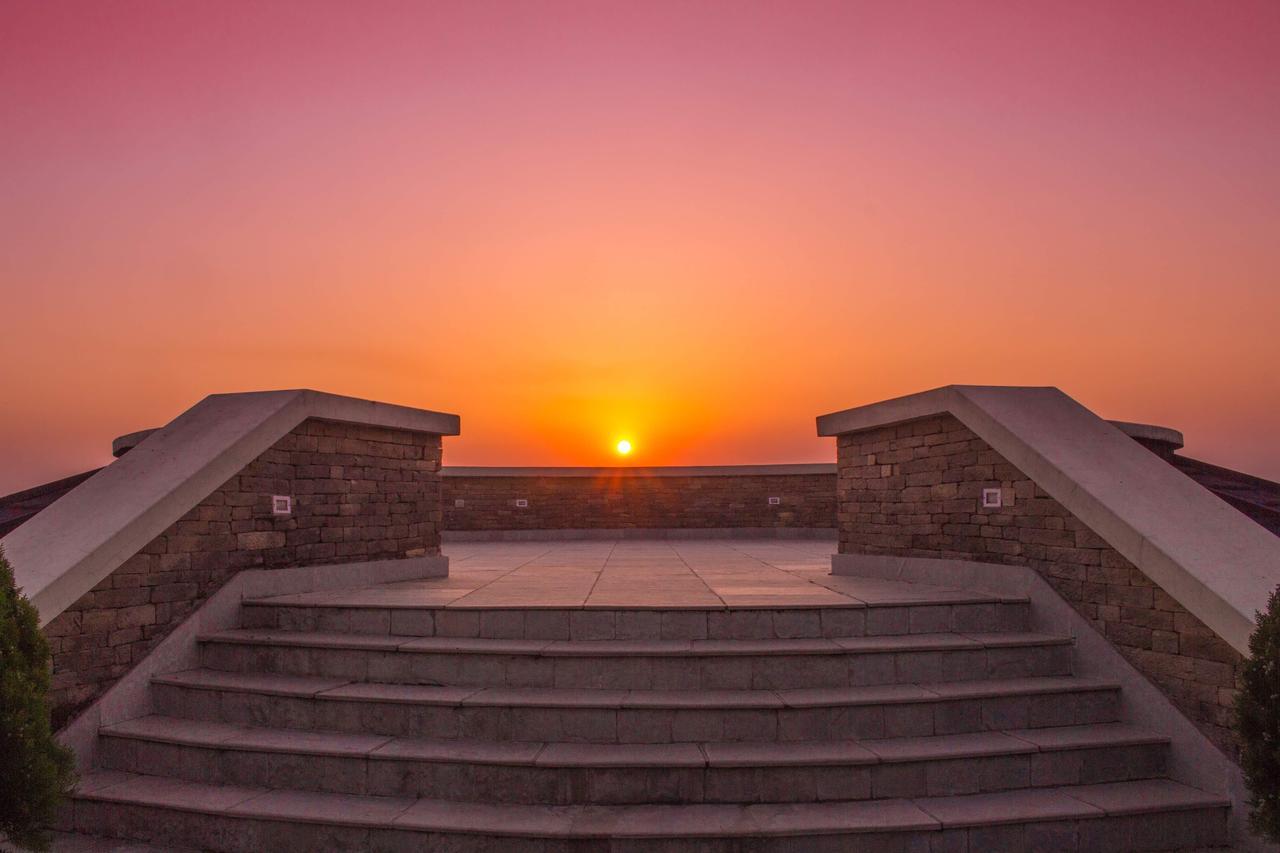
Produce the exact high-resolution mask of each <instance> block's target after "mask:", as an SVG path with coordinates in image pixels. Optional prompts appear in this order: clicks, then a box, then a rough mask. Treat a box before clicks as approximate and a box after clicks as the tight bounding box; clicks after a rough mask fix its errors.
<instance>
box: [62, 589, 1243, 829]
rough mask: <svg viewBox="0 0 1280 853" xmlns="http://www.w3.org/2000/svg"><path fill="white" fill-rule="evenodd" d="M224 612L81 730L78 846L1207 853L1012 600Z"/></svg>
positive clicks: (1194, 797) (1220, 810)
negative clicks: (168, 669) (179, 656)
mask: <svg viewBox="0 0 1280 853" xmlns="http://www.w3.org/2000/svg"><path fill="white" fill-rule="evenodd" d="M910 586H911V585H909V584H903V585H902V587H903V588H904V593H903V596H902V598H901V599H900V600H897V601H895V600H893V599H892V597H889V598H883V599H882V600H880V601H878V602H877V603H876V604H875V605H874V606H868V605H862V606H848V607H835V606H831V607H807V608H806V607H791V608H786V607H770V608H761V607H744V608H727V609H726V608H714V609H713V608H706V609H698V608H693V609H641V608H634V609H632V608H624V607H618V608H601V609H555V608H521V607H515V606H512V607H497V606H495V607H478V608H461V607H427V606H402V605H400V604H397V605H395V606H370V605H369V604H368V601H369V599H368V597H367V596H366V597H364V598H352V599H350V600H348V601H346V602H344V601H343V599H342V597H341V596H333V595H330V596H329V597H328V598H327V599H325V600H323V601H320V600H317V599H315V598H314V597H312V598H308V596H306V595H299V596H284V597H277V598H273V599H263V600H257V601H247V602H245V603H244V605H243V606H242V616H241V625H242V627H241V628H239V629H236V630H230V631H225V632H221V633H217V634H211V635H207V636H204V637H202V638H201V640H200V643H201V663H202V666H201V668H199V669H194V670H190V671H186V672H178V673H173V674H168V675H163V676H160V677H157V678H155V679H154V680H153V682H152V687H151V690H152V700H153V707H154V710H155V713H154V715H152V716H146V717H142V718H140V719H135V720H130V721H128V722H124V723H119V724H116V725H112V726H109V727H106V728H103V729H102V730H101V733H100V743H99V749H98V760H99V765H100V767H99V769H97V770H95V771H94V772H92V773H90V774H87V775H86V777H85V778H84V780H83V781H82V784H81V786H80V788H79V790H78V792H77V794H76V796H75V800H74V804H73V806H72V814H71V819H72V821H73V823H74V828H75V830H76V831H77V832H79V833H84V834H89V835H99V836H109V837H115V838H126V839H133V840H137V841H144V842H148V843H151V844H158V845H161V846H173V847H178V846H182V847H198V848H203V849H209V850H218V851H263V850H336V849H343V850H376V851H401V850H440V851H473V850H474V851H479V850H485V851H489V850H522V851H523V850H535V851H546V853H550V852H551V851H570V850H571V851H584V852H585V851H605V850H608V851H684V850H689V851H695V850H696V851H773V850H777V851H823V850H831V851H836V850H839V851H922V852H923V851H929V853H948V851H968V852H969V853H979V851H999V850H1018V851H1023V850H1033V851H1050V850H1052V851H1058V850H1070V851H1119V850H1167V849H1184V848H1186V849H1194V848H1203V847H1212V846H1217V845H1224V844H1226V843H1227V829H1226V826H1227V802H1226V801H1225V800H1224V799H1222V798H1220V797H1217V796H1211V795H1208V794H1205V793H1203V792H1201V791H1199V790H1196V789H1194V788H1190V787H1187V786H1185V785H1182V784H1179V783H1177V782H1174V781H1171V780H1169V779H1168V778H1167V775H1166V764H1167V760H1168V753H1169V749H1170V745H1169V741H1168V739H1167V738H1165V737H1162V736H1160V735H1158V734H1156V733H1153V732H1150V731H1144V730H1141V729H1139V728H1137V727H1134V726H1132V725H1129V724H1126V723H1125V722H1124V720H1123V719H1122V718H1121V717H1122V715H1121V702H1120V688H1119V685H1117V684H1115V683H1108V682H1102V681H1096V680H1088V679H1084V678H1080V677H1076V676H1074V675H1073V674H1072V663H1073V645H1072V643H1071V640H1070V639H1069V638H1063V637H1056V636H1049V635H1045V634H1041V633H1035V632H1031V631H1029V630H1028V624H1029V605H1028V602H1027V601H1026V600H1018V599H1009V598H998V597H992V596H986V595H980V594H965V593H956V592H950V593H946V594H943V593H942V592H941V591H937V590H934V591H933V592H932V594H929V595H927V596H921V595H919V594H918V591H917V592H911V591H910V590H908V589H907V587H910Z"/></svg>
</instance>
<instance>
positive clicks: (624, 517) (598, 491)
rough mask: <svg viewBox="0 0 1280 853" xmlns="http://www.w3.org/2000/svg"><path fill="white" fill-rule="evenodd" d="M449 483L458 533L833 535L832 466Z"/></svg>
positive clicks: (450, 514)
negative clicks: (744, 531)
mask: <svg viewBox="0 0 1280 853" xmlns="http://www.w3.org/2000/svg"><path fill="white" fill-rule="evenodd" d="M443 479H444V483H443V493H442V498H443V499H442V506H443V512H444V516H443V517H444V529H445V530H446V531H448V532H449V533H450V534H452V533H454V532H455V531H458V532H460V533H461V534H463V535H462V536H461V537H460V538H483V535H484V534H485V533H495V534H496V533H500V532H510V531H536V530H549V531H563V530H576V531H588V532H589V531H592V530H599V531H619V530H623V531H625V530H636V531H656V530H673V531H675V530H712V529H717V530H725V529H750V530H752V531H754V532H757V533H759V532H766V531H769V530H775V531H787V530H795V531H802V530H813V531H822V530H831V531H834V529H835V523H836V522H835V515H836V489H835V487H836V475H835V466H834V465H737V466H720V467H696V468H466V467H461V468H456V467H451V468H446V469H444V478H443ZM771 498H772V499H776V502H771V501H770V499H771ZM521 502H523V504H522V503H521Z"/></svg>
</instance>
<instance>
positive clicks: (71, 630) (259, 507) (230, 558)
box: [45, 420, 441, 727]
mask: <svg viewBox="0 0 1280 853" xmlns="http://www.w3.org/2000/svg"><path fill="white" fill-rule="evenodd" d="M440 452H441V442H440V436H438V435H430V434H425V433H414V432H407V431H402V430H390V429H383V428H380V427H367V426H359V425H353V424H340V423H331V422H326V421H319V420H309V421H306V422H305V423H303V424H301V425H299V426H298V427H297V428H296V429H295V430H293V432H291V433H290V434H289V435H287V436H285V437H284V438H282V439H281V440H280V441H278V442H277V443H276V444H275V445H274V446H273V447H271V449H270V450H268V451H266V452H265V453H263V454H262V455H261V456H259V457H258V458H257V459H256V460H254V461H253V462H251V463H250V464H249V465H248V466H246V467H245V468H244V469H243V470H242V471H241V472H240V473H239V474H237V475H236V476H234V477H232V478H231V479H230V480H228V481H227V482H226V483H225V484H224V485H223V486H222V487H220V488H219V489H217V490H216V491H215V492H213V494H211V495H209V496H208V497H207V498H205V499H204V500H203V501H201V503H200V504H199V505H198V506H197V507H195V508H194V509H192V510H191V511H190V512H188V513H187V514H186V515H185V516H183V518H182V519H181V520H179V521H177V522H176V523H174V524H173V525H172V526H171V527H169V529H167V530H165V531H164V533H162V534H161V535H159V536H157V537H156V538H155V539H153V540H152V541H151V542H150V543H149V544H148V545H147V546H146V547H145V548H143V549H142V550H141V551H140V552H139V553H138V554H136V555H134V556H133V557H131V558H129V559H128V560H126V561H125V562H124V563H123V564H121V565H120V567H119V568H117V569H116V570H115V571H114V572H112V573H111V574H110V575H109V576H107V577H106V578H104V579H103V580H102V582H101V583H99V584H98V585H97V586H96V587H94V588H93V590H91V591H90V592H88V593H86V594H85V595H84V596H82V597H81V598H80V600H79V601H77V602H76V603H75V604H73V605H72V606H71V607H69V608H68V609H67V610H66V611H64V612H63V613H62V614H61V615H59V616H58V617H56V618H55V619H54V620H53V621H51V622H50V623H49V624H48V625H47V626H46V628H45V634H46V635H47V636H48V637H49V642H50V645H51V647H52V650H53V690H52V694H51V703H52V705H53V708H54V710H53V718H54V719H53V722H54V725H55V726H57V727H60V726H61V725H62V724H63V723H65V722H66V721H67V720H68V719H69V718H70V717H71V716H74V714H75V713H76V712H78V711H79V710H80V709H81V708H83V707H84V706H85V705H87V704H89V703H90V702H92V701H93V700H94V699H95V698H97V697H98V696H99V695H101V693H102V692H103V691H104V690H106V689H107V688H108V687H110V686H111V684H113V683H114V682H115V681H116V679H118V678H119V677H120V676H122V675H124V674H125V673H126V672H127V671H128V670H129V669H130V667H132V666H133V664H134V663H135V662H136V661H138V660H141V659H142V658H143V657H144V656H145V655H146V654H147V653H148V652H150V650H151V649H152V648H153V647H154V646H155V645H156V643H158V642H159V641H160V640H161V639H162V638H163V637H164V636H165V635H166V634H167V633H168V632H169V631H170V630H171V629H173V628H174V627H175V626H176V625H178V623H180V622H181V621H182V620H183V619H185V618H186V617H187V615H188V614H190V613H191V612H192V611H193V610H195V609H196V608H197V607H199V606H200V604H201V603H202V602H203V601H204V600H205V599H207V598H208V597H209V596H210V595H212V594H213V593H214V592H215V591H216V590H217V589H218V588H219V587H220V586H222V584H223V583H225V582H226V581H227V580H228V579H229V578H230V577H231V576H232V575H234V574H235V573H236V572H238V571H240V570H241V569H250V568H252V569H276V568H285V567H289V566H300V565H316V564H321V563H346V562H359V561H364V560H382V559H395V558H401V557H412V556H418V555H425V554H438V553H439V550H440V474H439V471H440ZM272 495H291V496H292V497H293V499H294V507H293V514H292V515H289V516H277V515H273V514H272V511H271V496H272Z"/></svg>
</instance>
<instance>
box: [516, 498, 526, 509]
mask: <svg viewBox="0 0 1280 853" xmlns="http://www.w3.org/2000/svg"><path fill="white" fill-rule="evenodd" d="M528 505H529V499H528V498H516V507H517V508H518V509H524V508H525V507H527V506H528Z"/></svg>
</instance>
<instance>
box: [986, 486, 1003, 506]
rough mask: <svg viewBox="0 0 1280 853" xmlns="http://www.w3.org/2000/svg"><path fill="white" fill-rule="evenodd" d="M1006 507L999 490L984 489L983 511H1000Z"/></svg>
mask: <svg viewBox="0 0 1280 853" xmlns="http://www.w3.org/2000/svg"><path fill="white" fill-rule="evenodd" d="M1002 506H1004V501H1003V500H1002V499H1001V494H1000V490H999V489H983V490H982V508H983V509H999V508H1000V507H1002Z"/></svg>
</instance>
